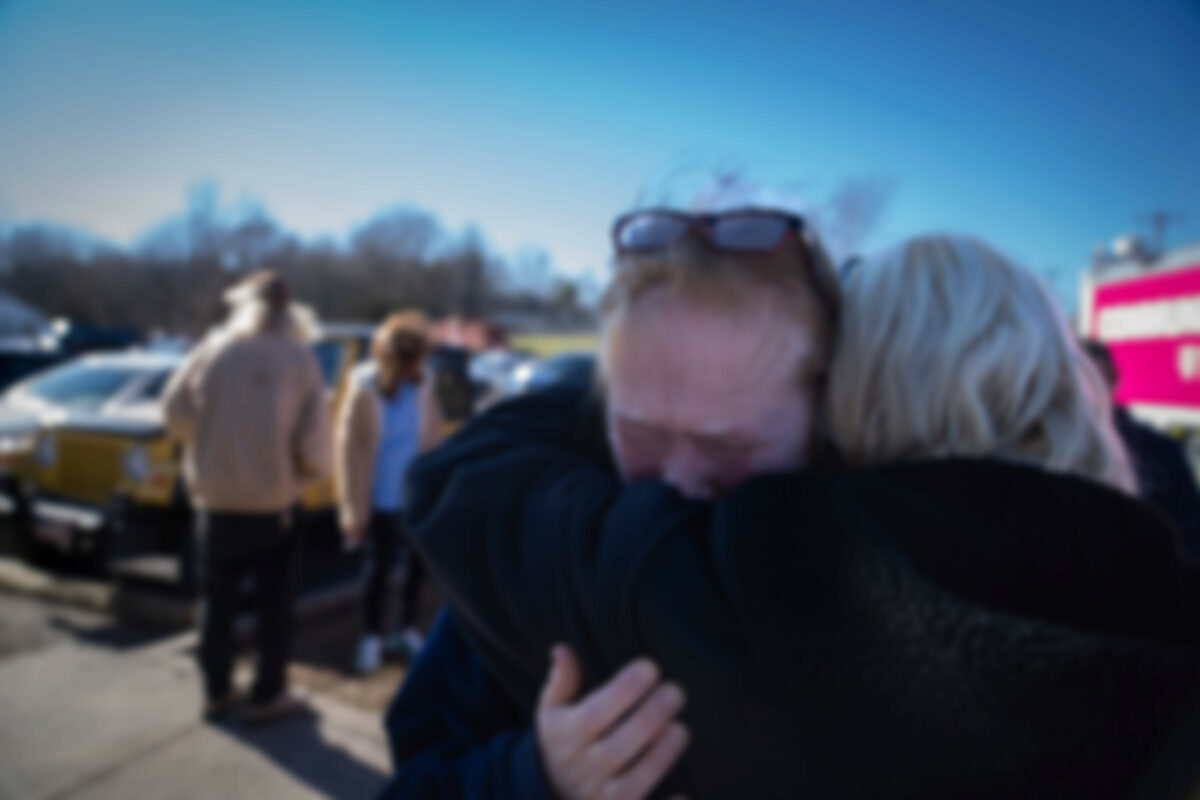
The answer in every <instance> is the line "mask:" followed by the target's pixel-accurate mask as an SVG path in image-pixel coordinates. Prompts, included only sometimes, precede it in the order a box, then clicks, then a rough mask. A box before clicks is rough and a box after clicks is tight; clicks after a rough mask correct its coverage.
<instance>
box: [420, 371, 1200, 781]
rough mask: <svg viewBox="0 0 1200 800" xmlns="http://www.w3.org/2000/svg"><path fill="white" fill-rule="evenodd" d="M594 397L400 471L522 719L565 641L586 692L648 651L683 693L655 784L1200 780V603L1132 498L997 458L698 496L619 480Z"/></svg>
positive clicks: (466, 615)
mask: <svg viewBox="0 0 1200 800" xmlns="http://www.w3.org/2000/svg"><path fill="white" fill-rule="evenodd" d="M588 406H589V404H588V402H587V401H586V399H585V395H584V394H582V393H581V392H580V391H578V390H574V389H563V390H559V391H551V392H548V393H543V394H541V395H535V396H532V397H529V398H526V399H522V400H518V401H515V402H511V403H508V404H505V405H502V406H500V407H498V408H496V409H495V410H493V411H492V412H491V413H490V414H488V415H486V416H485V417H483V418H481V419H479V420H477V421H475V422H473V423H471V424H470V425H469V426H467V428H466V429H464V430H463V431H461V432H460V433H459V434H458V435H457V436H456V437H455V438H454V439H453V440H451V441H450V442H449V443H447V444H446V445H445V446H443V447H442V448H441V449H440V450H438V451H436V452H434V453H432V454H430V455H429V456H426V457H425V458H423V459H422V460H421V461H420V462H419V463H418V464H417V465H416V467H415V469H414V471H413V473H412V475H411V477H410V481H411V495H410V505H409V524H410V531H411V534H412V536H413V538H414V542H415V544H416V546H417V548H418V549H419V550H420V551H421V552H422V554H423V555H424V557H425V558H426V559H427V561H428V562H429V564H430V565H431V568H432V569H433V571H434V572H435V574H436V575H437V577H438V578H439V580H440V581H441V583H442V585H443V587H444V588H445V590H446V592H447V594H448V597H449V600H450V603H451V605H452V608H453V611H454V614H455V617H456V621H457V623H458V624H459V625H460V626H462V628H463V630H464V631H465V632H466V634H467V636H468V637H469V639H470V640H471V642H472V643H473V645H474V647H475V648H476V649H477V651H478V652H479V654H480V655H481V656H482V658H483V660H484V662H485V663H486V664H487V665H488V668H489V669H490V670H491V671H492V673H493V675H494V676H495V677H496V678H498V679H499V681H500V682H501V683H502V684H503V685H504V686H506V687H507V690H508V691H509V692H511V694H512V695H513V697H515V698H517V700H518V702H520V703H522V704H525V705H527V706H528V707H532V706H533V704H534V702H535V698H536V696H537V690H538V688H539V686H540V684H541V682H542V680H543V679H544V677H545V672H546V665H547V655H546V654H547V650H548V648H549V646H550V645H551V644H552V643H553V642H556V641H567V642H569V643H570V644H572V645H573V646H574V647H575V649H576V651H577V652H578V653H579V655H580V657H581V658H582V660H583V663H584V665H585V670H586V673H587V678H588V682H589V685H590V686H594V685H598V684H599V683H601V682H603V681H604V680H605V679H607V678H608V677H609V676H611V674H612V673H613V672H615V671H616V670H617V669H618V668H619V667H620V666H622V665H623V664H624V663H626V662H627V661H628V660H629V659H630V658H633V657H635V656H639V655H650V656H652V657H653V658H655V659H656V660H657V661H658V662H659V664H660V665H661V666H662V668H663V670H664V673H665V674H666V675H667V676H669V677H670V678H671V679H673V680H675V681H677V682H679V683H680V684H681V685H682V686H683V687H684V689H685V690H686V691H687V693H688V698H689V700H688V705H687V708H686V710H685V713H684V715H683V716H684V721H685V722H686V724H687V725H688V727H689V729H690V731H691V733H692V742H691V745H690V747H689V749H688V751H687V753H686V754H685V756H684V757H683V759H682V760H681V762H680V765H679V767H678V769H677V770H676V771H675V772H674V773H673V774H672V776H671V777H670V778H669V780H668V781H667V783H666V786H665V787H664V791H666V790H675V789H683V790H684V791H686V793H687V794H688V796H689V797H691V798H692V799H693V800H700V798H767V797H772V798H773V797H780V798H782V797H801V796H803V797H1088V798H1098V797H1124V796H1147V797H1158V796H1174V795H1180V796H1182V794H1183V793H1185V792H1186V791H1187V789H1188V788H1189V786H1190V784H1191V781H1193V780H1195V778H1196V777H1197V773H1196V771H1195V770H1194V767H1196V765H1198V764H1200V740H1197V738H1196V736H1197V724H1196V719H1197V715H1196V713H1195V712H1196V707H1197V700H1198V697H1200V695H1198V691H1200V649H1198V647H1197V643H1198V642H1200V627H1198V624H1200V614H1198V610H1200V605H1198V604H1200V590H1198V588H1197V586H1198V583H1197V576H1196V573H1195V571H1194V570H1195V568H1194V567H1192V566H1191V565H1189V564H1188V563H1187V562H1185V561H1183V560H1182V559H1181V557H1180V553H1179V545H1178V541H1177V536H1176V534H1175V533H1174V531H1173V529H1172V528H1171V527H1170V525H1169V524H1168V523H1167V522H1166V521H1165V520H1164V519H1163V518H1162V517H1161V516H1160V515H1159V514H1158V513H1157V512H1155V511H1154V510H1152V509H1150V508H1149V507H1148V506H1145V505H1143V504H1142V503H1140V502H1138V501H1136V500H1134V499H1132V498H1129V497H1126V496H1124V495H1122V494H1119V493H1117V492H1114V491H1112V490H1109V489H1107V488H1105V487H1103V486H1100V485H1098V484H1095V483H1092V482H1090V481H1085V480H1081V479H1077V478H1072V477H1067V476H1063V475H1058V474H1051V473H1048V472H1045V471H1042V470H1039V469H1035V468H1031V467H1025V466H1018V465H1013V464H1006V463H1000V462H996V461H988V460H943V461H929V462H913V463H903V464H895V465H891V466H887V467H881V468H876V469H869V470H862V471H858V472H853V473H846V474H824V473H821V472H817V471H809V472H804V473H793V474H785V475H775V476H766V477H762V478H758V479H755V480H753V481H751V482H749V483H747V484H746V485H745V486H743V487H742V488H740V489H738V490H737V491H735V492H733V493H732V494H730V495H729V496H727V497H725V498H722V499H721V500H720V501H719V502H717V503H715V504H698V503H690V502H686V501H684V500H682V499H681V498H680V497H679V496H678V495H677V494H675V493H674V492H672V491H671V490H670V489H669V488H667V487H665V486H664V485H662V484H659V483H656V482H641V483H635V484H631V485H622V484H621V483H620V482H619V481H618V479H617V478H616V476H615V475H614V473H613V471H612V469H611V465H609V464H607V462H606V456H605V453H604V447H603V440H602V436H600V434H599V428H598V427H597V426H598V424H599V421H598V419H597V418H596V417H595V416H594V415H589V414H588V413H586V409H587V408H588ZM1193 748H1195V749H1193Z"/></svg>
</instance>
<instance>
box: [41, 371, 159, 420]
mask: <svg viewBox="0 0 1200 800" xmlns="http://www.w3.org/2000/svg"><path fill="white" fill-rule="evenodd" d="M138 374H139V371H138V370H133V369H128V368H123V367H114V366H100V365H95V364H68V365H67V366H65V367H59V368H58V369H54V370H51V371H50V372H47V373H45V374H44V375H42V376H41V377H38V378H34V379H33V380H31V381H29V383H27V384H26V385H25V391H26V392H27V393H29V394H31V395H33V396H34V397H37V398H38V399H40V400H44V401H46V402H47V403H53V404H54V405H59V406H64V407H66V408H76V409H82V410H94V409H98V408H100V407H101V406H103V405H104V404H105V403H107V402H108V401H109V400H111V399H112V398H113V397H114V396H115V395H116V394H117V393H118V392H120V391H121V390H122V389H123V388H124V387H125V386H126V385H127V384H128V383H129V381H130V380H132V379H133V378H135V377H136V376H137V375H138Z"/></svg>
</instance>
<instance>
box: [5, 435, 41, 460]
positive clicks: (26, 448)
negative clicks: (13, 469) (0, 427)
mask: <svg viewBox="0 0 1200 800" xmlns="http://www.w3.org/2000/svg"><path fill="white" fill-rule="evenodd" d="M36 442H37V436H36V435H34V434H32V433H6V434H3V435H0V456H15V455H19V454H21V453H28V452H31V451H32V450H33V448H34V445H35V444H36Z"/></svg>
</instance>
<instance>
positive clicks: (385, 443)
mask: <svg viewBox="0 0 1200 800" xmlns="http://www.w3.org/2000/svg"><path fill="white" fill-rule="evenodd" d="M428 351H429V339H428V335H427V333H426V326H425V321H424V318H423V317H421V316H420V315H419V314H417V313H415V312H409V313H399V314H393V315H391V316H390V317H388V318H387V319H386V320H385V321H384V322H383V324H381V325H380V326H379V328H378V329H376V331H375V335H374V337H373V338H372V340H371V360H370V361H369V362H368V363H366V364H364V365H362V366H361V367H359V368H358V369H357V370H356V371H355V373H354V375H353V376H351V381H350V388H349V390H348V392H347V395H346V398H345V400H344V402H343V403H342V406H341V408H340V410H339V413H338V419H337V425H336V429H335V443H334V451H335V459H334V476H335V478H336V481H337V487H338V507H339V517H340V521H341V526H342V535H343V536H344V537H345V539H346V542H347V543H348V544H349V545H350V546H353V547H358V546H360V545H363V544H364V543H365V544H366V546H367V580H366V590H365V592H364V594H363V631H364V633H363V637H362V640H361V641H360V642H359V647H358V652H357V655H356V658H355V666H356V667H357V668H358V669H359V670H360V671H362V672H370V671H373V670H376V669H378V668H379V665H380V663H381V660H382V652H383V623H384V617H385V612H386V610H387V589H388V583H389V577H390V574H391V571H392V566H393V564H394V563H395V560H396V556H397V554H398V553H400V552H403V551H405V550H406V536H405V533H404V526H403V518H402V513H403V510H404V504H405V475H406V473H407V471H408V467H409V465H410V464H411V463H412V461H413V459H414V458H416V456H417V455H418V454H419V453H421V452H424V451H425V450H428V449H429V448H431V447H433V446H434V445H435V444H437V441H438V437H439V433H440V431H441V427H442V425H441V414H440V411H439V409H438V405H437V401H436V398H435V395H434V391H433V380H432V378H431V377H427V375H426V368H425V362H426V356H427V354H428ZM424 575H425V571H424V568H423V567H422V565H421V561H420V559H419V558H417V557H416V555H415V554H414V553H412V552H411V551H408V553H407V558H406V569H405V582H404V592H403V598H402V603H401V609H400V625H399V630H400V636H401V637H402V641H403V644H404V646H405V647H406V648H407V649H408V650H409V651H410V653H412V654H414V655H415V653H416V651H418V650H419V649H420V647H421V644H422V637H421V633H420V631H419V630H418V628H417V625H416V613H417V604H418V600H419V598H420V591H421V586H422V583H423V580H424Z"/></svg>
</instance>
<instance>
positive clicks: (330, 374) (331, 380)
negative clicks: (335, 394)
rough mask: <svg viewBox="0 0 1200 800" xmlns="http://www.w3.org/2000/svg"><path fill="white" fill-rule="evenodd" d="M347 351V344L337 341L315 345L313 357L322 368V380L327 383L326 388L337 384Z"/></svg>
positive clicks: (327, 340)
mask: <svg viewBox="0 0 1200 800" xmlns="http://www.w3.org/2000/svg"><path fill="white" fill-rule="evenodd" d="M345 350H346V344H345V342H342V341H339V340H336V339H326V340H325V341H323V342H317V343H316V344H314V345H313V355H315V356H316V357H317V363H318V364H319V365H320V366H321V379H322V380H324V381H325V385H326V386H333V385H334V384H335V383H337V379H338V373H339V372H340V371H341V368H342V358H343V354H344V353H345Z"/></svg>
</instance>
